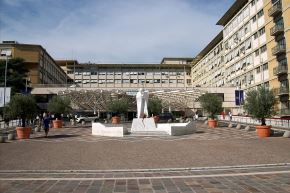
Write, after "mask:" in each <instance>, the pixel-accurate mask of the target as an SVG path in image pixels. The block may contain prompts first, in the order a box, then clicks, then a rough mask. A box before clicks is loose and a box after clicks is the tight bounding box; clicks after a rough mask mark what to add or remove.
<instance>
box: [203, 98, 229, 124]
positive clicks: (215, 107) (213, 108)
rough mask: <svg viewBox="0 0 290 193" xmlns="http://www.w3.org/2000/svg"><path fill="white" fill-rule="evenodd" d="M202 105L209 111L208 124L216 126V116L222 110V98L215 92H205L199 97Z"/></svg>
mask: <svg viewBox="0 0 290 193" xmlns="http://www.w3.org/2000/svg"><path fill="white" fill-rule="evenodd" d="M199 102H200V104H201V107H202V108H203V109H204V110H205V111H206V112H207V113H208V115H209V120H208V126H209V127H211V128H214V127H216V126H217V120H216V119H215V116H216V115H218V114H219V113H220V112H222V110H223V108H222V100H221V98H220V97H218V96H217V95H215V94H213V93H205V94H203V95H201V96H200V97H199Z"/></svg>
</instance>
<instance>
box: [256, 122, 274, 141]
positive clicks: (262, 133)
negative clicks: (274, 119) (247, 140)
mask: <svg viewBox="0 0 290 193" xmlns="http://www.w3.org/2000/svg"><path fill="white" fill-rule="evenodd" d="M270 129H271V126H267V125H259V126H256V132H257V134H258V136H259V137H260V138H264V137H270V134H271V131H270Z"/></svg>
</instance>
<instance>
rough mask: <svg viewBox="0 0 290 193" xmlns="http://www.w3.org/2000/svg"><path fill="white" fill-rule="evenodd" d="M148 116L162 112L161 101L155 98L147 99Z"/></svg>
mask: <svg viewBox="0 0 290 193" xmlns="http://www.w3.org/2000/svg"><path fill="white" fill-rule="evenodd" d="M148 111H149V115H152V114H153V115H158V114H160V113H161V112H162V101H161V100H160V99H159V98H157V97H152V98H149V99H148Z"/></svg>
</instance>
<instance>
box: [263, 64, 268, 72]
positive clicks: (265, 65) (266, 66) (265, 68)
mask: <svg viewBox="0 0 290 193" xmlns="http://www.w3.org/2000/svg"><path fill="white" fill-rule="evenodd" d="M265 70H268V63H266V64H263V71H265Z"/></svg>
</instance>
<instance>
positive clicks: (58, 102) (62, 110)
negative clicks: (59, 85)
mask: <svg viewBox="0 0 290 193" xmlns="http://www.w3.org/2000/svg"><path fill="white" fill-rule="evenodd" d="M71 109H72V108H71V106H70V99H69V98H67V97H60V96H54V97H52V99H51V100H50V101H49V103H48V105H47V110H48V111H49V112H51V113H53V114H54V116H55V117H56V118H59V119H60V118H61V114H68V113H70V112H71Z"/></svg>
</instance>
